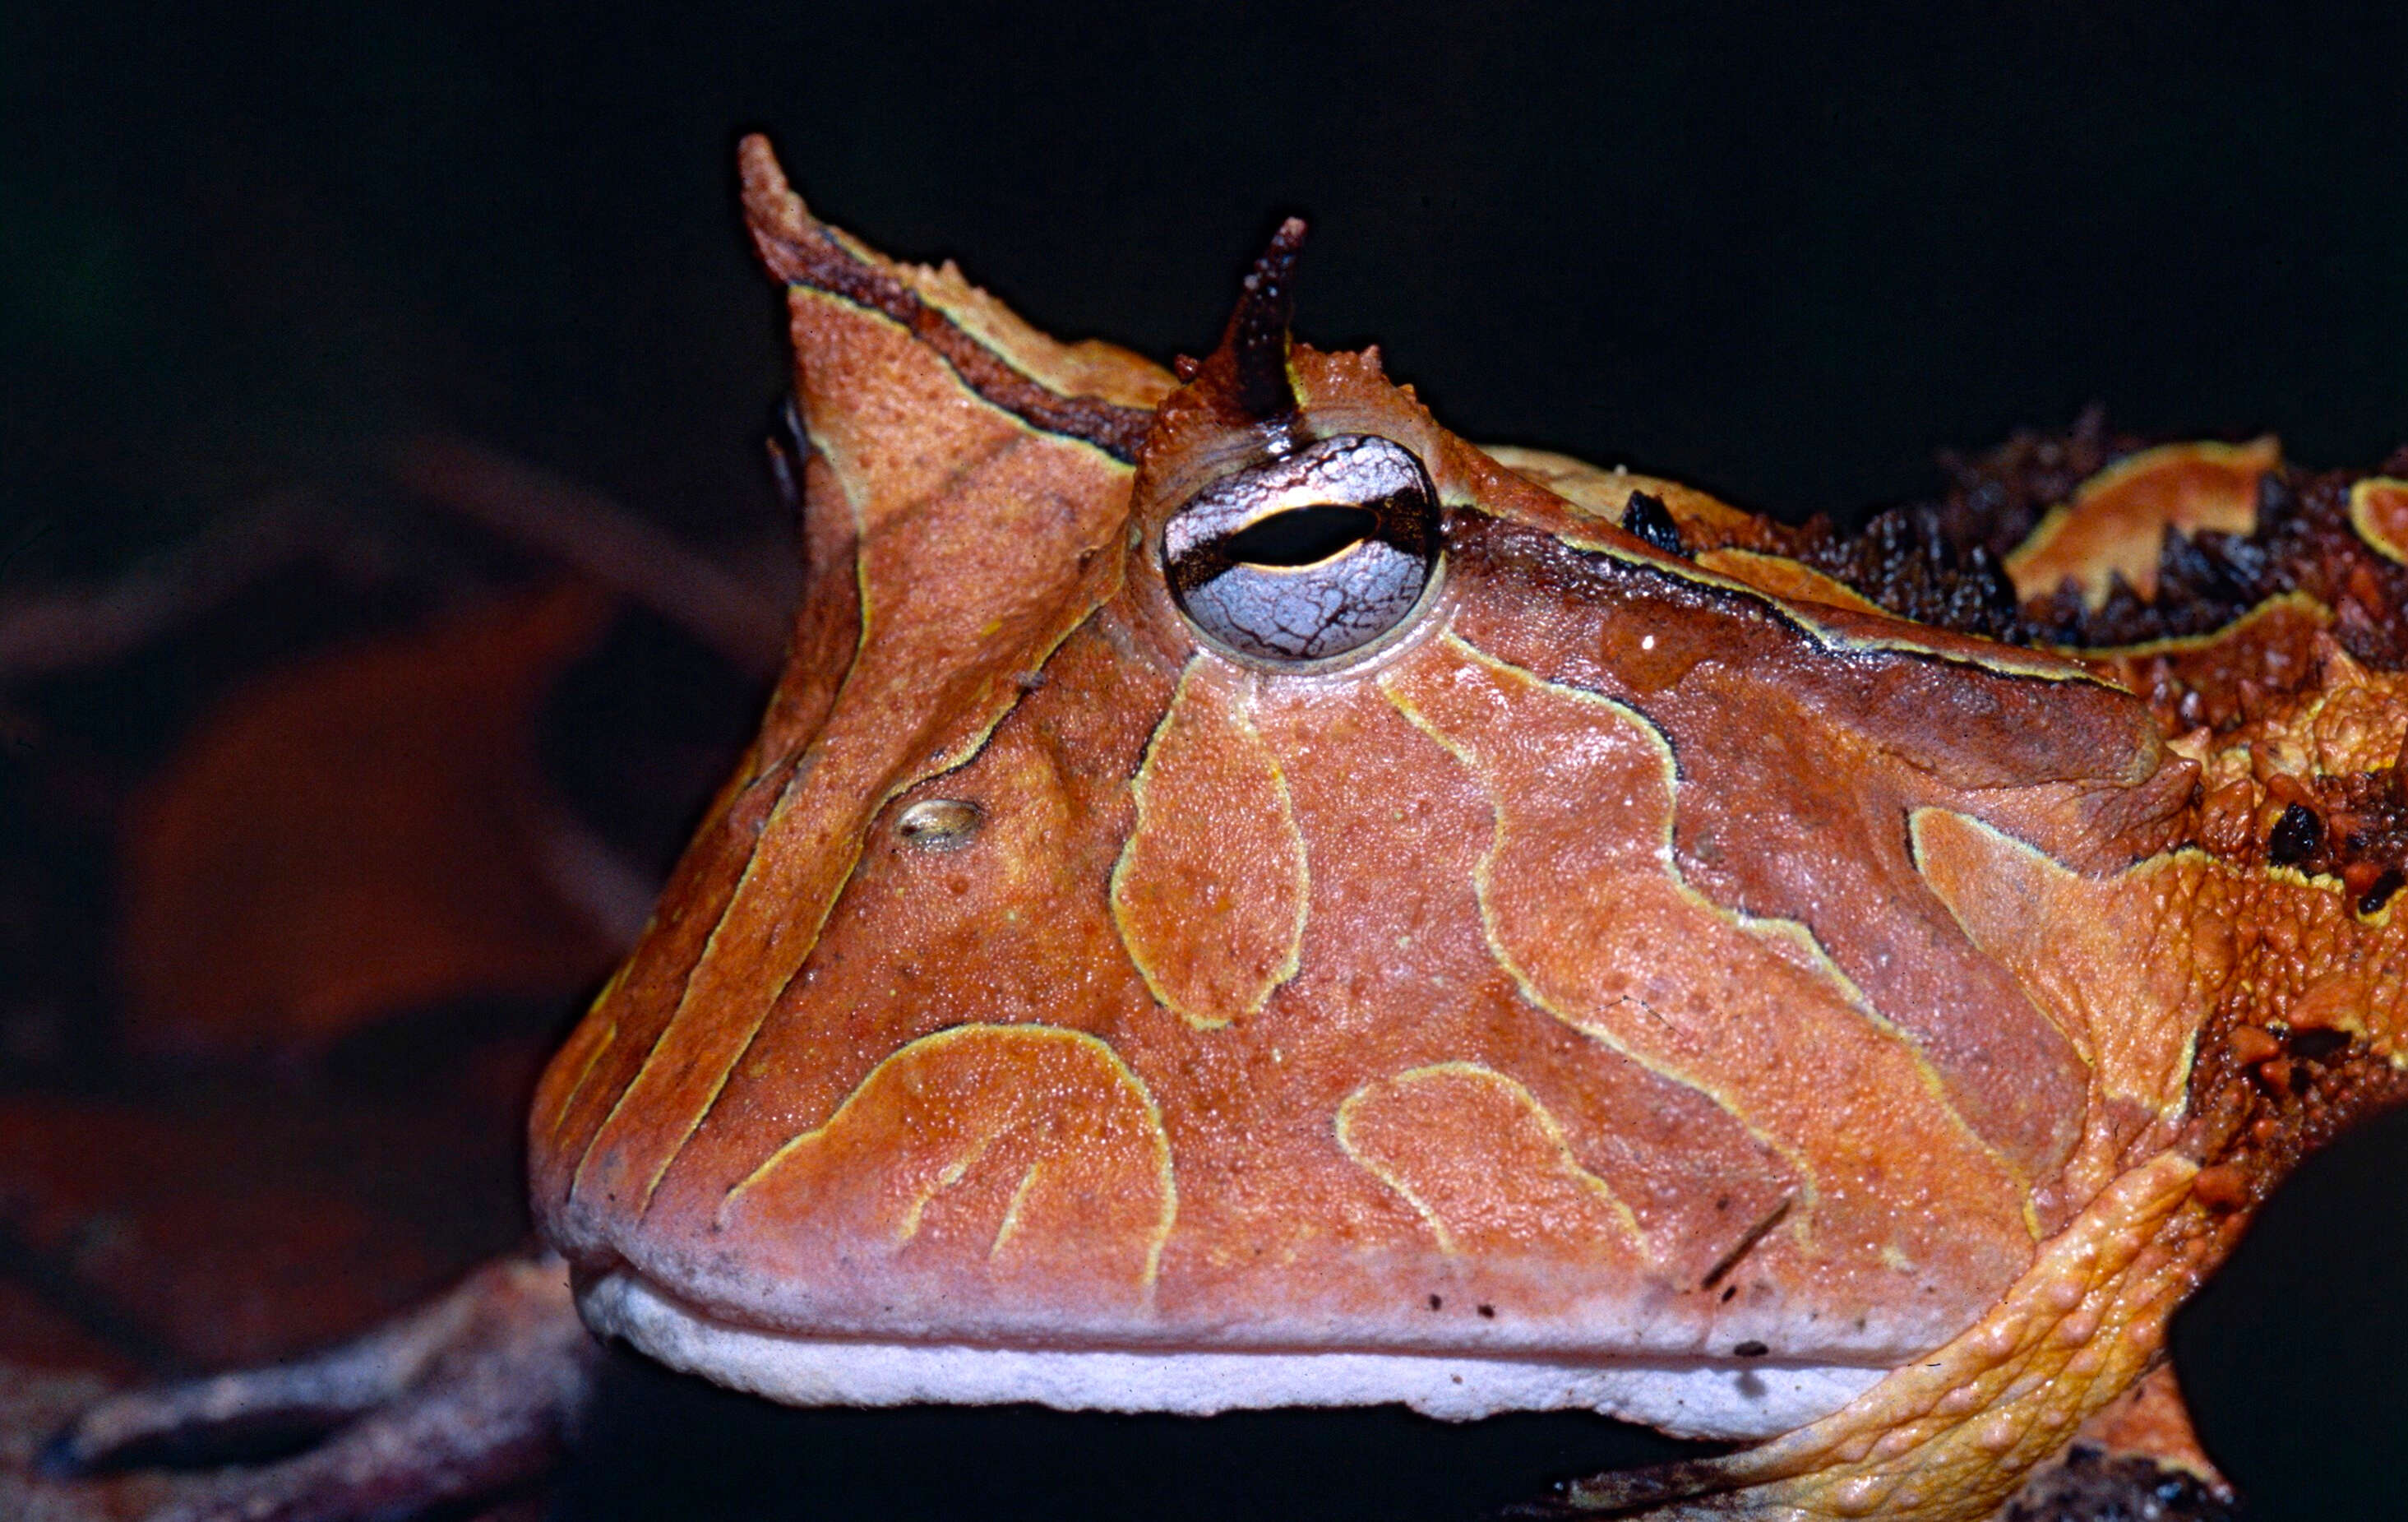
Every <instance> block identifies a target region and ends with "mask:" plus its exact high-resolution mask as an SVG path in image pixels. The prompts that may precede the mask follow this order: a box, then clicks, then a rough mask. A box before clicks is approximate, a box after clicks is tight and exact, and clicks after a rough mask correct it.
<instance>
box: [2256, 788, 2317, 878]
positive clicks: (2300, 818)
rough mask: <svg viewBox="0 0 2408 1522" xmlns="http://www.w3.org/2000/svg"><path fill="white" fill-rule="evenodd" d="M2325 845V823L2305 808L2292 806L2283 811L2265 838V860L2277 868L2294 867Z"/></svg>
mask: <svg viewBox="0 0 2408 1522" xmlns="http://www.w3.org/2000/svg"><path fill="white" fill-rule="evenodd" d="M2324 843H2325V822H2324V820H2323V819H2322V818H2320V817H2318V815H2317V813H2316V811H2315V810H2314V809H2311V808H2309V807H2308V806H2307V805H2306V804H2304V803H2294V804H2292V805H2291V806H2290V807H2288V808H2286V809H2285V810H2284V811H2283V815H2282V817H2281V818H2279V819H2277V820H2275V821H2274V828H2273V830H2272V833H2270V834H2269V835H2268V836H2267V837H2266V859H2267V860H2268V861H2270V862H2272V864H2273V865H2275V866H2277V867H2289V866H2293V865H2295V864H2297V863H2299V862H2302V861H2305V860H2307V859H2308V858H2309V857H2310V856H2313V855H2315V854H2316V848H2317V847H2318V846H2320V845H2322V844H2324Z"/></svg>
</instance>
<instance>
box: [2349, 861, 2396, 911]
mask: <svg viewBox="0 0 2408 1522" xmlns="http://www.w3.org/2000/svg"><path fill="white" fill-rule="evenodd" d="M2403 881H2408V879H2403V878H2402V877H2401V871H2400V869H2399V868H2397V867H2386V868H2385V869H2383V875H2382V876H2381V877H2378V878H2376V879H2375V880H2374V886H2372V887H2371V888H2369V889H2367V890H2366V894H2365V896H2364V897H2361V898H2359V899H2358V912H2359V913H2361V914H2379V913H2381V912H2383V906H2384V905H2386V904H2387V903H2389V902H2390V901H2391V896H2392V895H2393V894H2395V893H2398V892H2399V891H2400V884H2401V883H2402V882H2403Z"/></svg>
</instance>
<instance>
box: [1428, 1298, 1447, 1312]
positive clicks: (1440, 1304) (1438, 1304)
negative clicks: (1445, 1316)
mask: <svg viewBox="0 0 2408 1522" xmlns="http://www.w3.org/2000/svg"><path fill="white" fill-rule="evenodd" d="M1430 1309H1431V1310H1433V1311H1443V1310H1445V1309H1446V1301H1445V1300H1444V1299H1441V1297H1439V1296H1436V1295H1432V1296H1431V1297H1430Z"/></svg>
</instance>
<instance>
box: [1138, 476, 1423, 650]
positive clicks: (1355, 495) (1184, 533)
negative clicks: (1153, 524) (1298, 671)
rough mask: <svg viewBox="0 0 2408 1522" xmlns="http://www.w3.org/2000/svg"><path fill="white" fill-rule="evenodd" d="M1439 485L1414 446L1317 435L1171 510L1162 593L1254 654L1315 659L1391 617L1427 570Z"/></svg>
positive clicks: (1401, 615)
mask: <svg viewBox="0 0 2408 1522" xmlns="http://www.w3.org/2000/svg"><path fill="white" fill-rule="evenodd" d="M1438 556H1439V508H1438V493H1437V491H1436V490H1435V489H1434V488H1433V487H1432V486H1431V485H1430V479H1429V472H1428V471H1426V470H1425V469H1423V468H1422V463H1421V461H1419V460H1417V459H1415V458H1414V457H1413V454H1412V451H1410V450H1408V449H1406V448H1405V447H1404V446H1403V445H1401V444H1398V443H1397V442H1395V441H1394V440H1392V439H1386V438H1379V437H1378V436H1376V435H1373V434H1344V435H1340V436H1339V437H1337V438H1324V439H1321V440H1319V441H1318V442H1315V443H1312V444H1310V445H1307V446H1305V447H1304V448H1302V449H1299V450H1297V451H1296V452H1293V453H1290V454H1286V455H1283V456H1282V457H1281V458H1278V459H1275V460H1269V461H1266V462H1264V463H1262V464H1260V465H1255V466H1252V467H1248V468H1246V469H1243V470H1239V471H1235V472H1233V473H1231V474H1229V475H1226V476H1224V477H1222V478H1221V479H1220V480H1218V481H1214V482H1212V483H1211V485H1209V486H1207V487H1205V488H1204V489H1203V490H1202V491H1200V492H1198V493H1197V494H1196V495H1194V496H1193V497H1190V498H1189V499H1188V500H1187V502H1186V503H1185V505H1184V506H1183V507H1181V508H1180V510H1178V511H1177V512H1175V513H1173V514H1172V515H1171V517H1170V521H1169V522H1168V524H1166V525H1165V526H1164V529H1163V536H1162V559H1163V571H1164V574H1165V575H1166V576H1167V578H1168V581H1169V582H1170V595H1171V597H1172V599H1173V600H1174V601H1176V602H1177V603H1178V605H1179V610H1180V611H1181V612H1183V613H1184V614H1186V615H1187V621H1188V622H1189V623H1190V624H1192V625H1195V626H1196V628H1197V630H1198V631H1199V632H1201V633H1202V634H1204V635H1205V636H1206V637H1207V638H1209V639H1211V640H1212V641H1213V642H1214V643H1216V644H1219V645H1221V646H1223V647H1225V648H1226V649H1227V650H1229V651H1231V652H1233V653H1237V654H1239V655H1243V656H1251V657H1253V658H1254V659H1256V660H1266V661H1277V662H1282V663H1293V662H1299V661H1318V660H1326V659H1328V658H1330V657H1331V656H1336V655H1343V654H1346V653H1349V652H1351V651H1356V650H1360V649H1362V648H1363V647H1364V646H1366V645H1369V644H1370V643H1371V642H1372V641H1374V640H1376V639H1380V638H1381V637H1382V636H1383V635H1385V634H1387V633H1389V632H1390V631H1391V630H1393V629H1395V628H1397V627H1398V625H1402V624H1403V623H1404V622H1405V620H1406V618H1407V616H1408V615H1410V614H1411V613H1412V611H1413V610H1414V609H1415V608H1416V607H1418V606H1419V605H1420V603H1421V601H1422V594H1423V592H1424V590H1426V588H1427V587H1428V586H1429V584H1430V579H1431V577H1432V575H1433V574H1434V573H1435V572H1436V570H1437V568H1438Z"/></svg>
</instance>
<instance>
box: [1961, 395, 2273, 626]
mask: <svg viewBox="0 0 2408 1522" xmlns="http://www.w3.org/2000/svg"><path fill="white" fill-rule="evenodd" d="M2185 460H2196V461H2200V462H2202V463H2205V464H2208V465H2212V466H2221V467H2239V468H2241V469H2244V470H2246V469H2255V470H2256V471H2257V473H2258V474H2259V475H2260V476H2261V477H2262V476H2263V475H2264V474H2265V473H2266V472H2268V471H2271V470H2273V469H2275V468H2277V467H2280V466H2281V464H2282V447H2281V445H2280V444H2279V443H2278V442H2277V441H2276V439H2275V438H2274V437H2273V436H2272V435H2271V434H2269V435H2266V436H2264V437H2262V438H2253V439H2251V440H2250V441H2249V442H2247V443H2245V444H2221V443H2214V442H2203V443H2188V444H2160V445H2158V446H2157V447H2156V448H2154V449H2144V450H2142V451H2141V452H2138V453H2136V454H2128V455H2126V456H2125V457H2124V458H2123V459H2120V460H2118V461H2116V462H2115V463H2114V464H2113V465H2111V466H2109V467H2107V468H2105V469H2104V470H2101V471H2100V472H2099V473H2098V474H2097V475H2095V476H2092V477H2090V478H2089V479H2088V480H2086V481H2084V482H2082V484H2081V485H2079V486H2077V487H2075V488H2074V493H2073V500H2071V502H2061V503H2059V504H2057V506H2056V507H2054V508H2051V509H2049V510H2048V511H2047V513H2045V514H2044V515H2043V516H2042V518H2041V521H2040V522H2039V523H2038V524H2034V525H2033V526H2032V531H2031V532H2030V533H2028V534H2027V535H2025V536H2024V540H2023V542H2022V543H2021V544H2018V545H2016V546H2015V547H2014V549H2012V550H2010V551H2008V552H2007V553H2006V557H2005V559H2004V560H2003V561H2002V562H2001V563H2000V564H2001V565H2002V566H2003V567H2004V568H2005V570H2006V573H2007V576H2008V579H2009V580H2011V581H2013V582H2014V586H2015V596H2017V597H2019V598H2021V599H2023V600H2025V601H2027V602H2028V601H2029V600H2031V599H2032V598H2034V597H2045V596H2049V595H2050V594H2051V593H2053V592H2055V591H2056V590H2057V583H2056V582H2051V583H2049V584H2047V585H2042V584H2039V583H2038V582H2032V584H2029V585H2027V584H2026V583H2027V582H2030V581H2031V579H2032V575H2033V573H2032V572H2031V570H2030V568H2029V567H2031V566H2032V565H2033V564H2034V563H2035V562H2039V563H2042V564H2045V563H2046V561H2047V559H2048V553H2049V551H2050V550H2051V549H2053V548H2054V547H2055V546H2056V544H2057V540H2058V539H2060V538H2064V537H2065V535H2066V533H2067V532H2068V531H2069V530H2071V529H2072V528H2074V527H2075V526H2076V525H2077V524H2082V523H2083V522H2084V521H2085V514H2086V513H2087V512H2088V511H2089V510H2090V509H2091V506H2092V504H2094V503H2096V502H2098V501H2099V500H2100V498H2102V497H2105V496H2107V495H2109V494H2111V493H2113V492H2114V491H2115V490H2116V489H2117V488H2119V487H2121V486H2123V485H2125V484H2126V483H2127V482H2128V481H2131V480H2132V478H2134V477H2136V476H2144V475H2147V474H2148V473H2150V472H2151V471H2153V470H2157V469H2158V468H2159V467H2164V466H2167V465H2170V464H2179V463H2180V462H2182V461H2185ZM2166 528H2180V529H2182V530H2183V531H2184V532H2185V533H2187V534H2196V533H2199V532H2200V531H2201V530H2204V529H2214V530H2219V531H2221V532H2224V533H2228V534H2249V533H2254V532H2256V530H2257V498H2256V495H2255V494H2254V493H2253V494H2252V495H2250V498H2249V500H2248V502H2247V504H2246V506H2245V507H2244V508H2243V510H2240V511H2237V512H2235V511H2229V510H2223V511H2212V512H2199V513H2194V514H2185V513H2182V512H2180V511H2176V512H2173V513H2171V514H2170V515H2169V516H2168V517H2167V519H2166V521H2165V523H2164V524H2162V525H2160V527H2159V529H2158V532H2157V534H2156V535H2154V536H2152V537H2150V538H2148V540H2147V541H2146V543H2145V544H2143V543H2141V542H2139V541H2137V540H2136V541H2131V542H2130V543H2129V544H2128V546H2127V547H2126V552H2127V553H2125V554H2123V555H2121V556H2118V555H2116V554H2115V553H2114V550H2115V549H2116V548H2117V547H2116V546H2114V545H2110V546H2108V547H2107V555H2106V558H2107V561H2108V564H2105V565H2100V564H2098V563H2097V562H2096V560H2095V559H2094V560H2093V561H2092V563H2091V564H2088V565H2085V567H2084V568H2083V569H2082V571H2080V572H2079V573H2077V574H2076V576H2075V581H2076V584H2077V585H2079V586H2080V587H2081V588H2082V600H2083V603H2084V605H2085V607H2088V608H2091V609H2093V610H2096V609H2099V608H2101V607H2104V606H2105V605H2106V601H2107V593H2108V587H2109V584H2110V573H2111V572H2112V571H2114V570H2122V571H2125V572H2126V573H2127V574H2126V577H2125V580H2126V581H2127V582H2128V583H2129V584H2130V585H2131V587H2132V588H2133V590H2134V591H2136V592H2138V593H2140V594H2141V595H2142V596H2143V597H2144V598H2145V597H2147V596H2151V595H2152V594H2153V593H2154V592H2155V590H2156V586H2157V556H2158V553H2159V549H2158V547H2159V545H2160V544H2161V543H2162V542H2163V539H2164V530H2165V529H2166ZM2095 548H2097V547H2095V546H2094V549H2095ZM2143 557H2144V558H2143Z"/></svg>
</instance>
